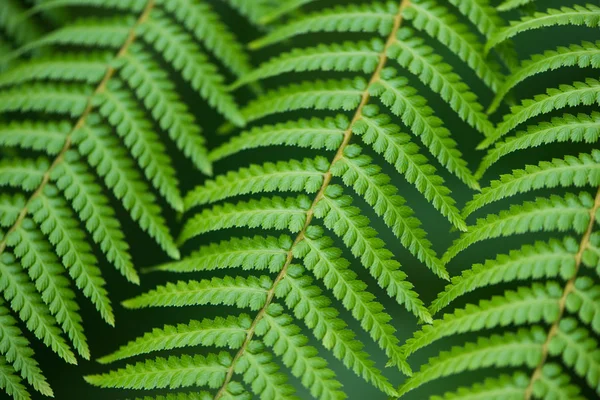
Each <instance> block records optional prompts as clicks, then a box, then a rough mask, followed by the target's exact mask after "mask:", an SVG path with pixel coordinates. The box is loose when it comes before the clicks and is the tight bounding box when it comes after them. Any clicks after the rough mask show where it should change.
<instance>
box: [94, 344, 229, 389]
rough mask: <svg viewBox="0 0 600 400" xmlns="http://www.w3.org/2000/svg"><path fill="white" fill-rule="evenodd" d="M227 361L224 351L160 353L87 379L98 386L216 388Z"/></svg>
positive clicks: (227, 355)
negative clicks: (207, 353) (132, 364)
mask: <svg viewBox="0 0 600 400" xmlns="http://www.w3.org/2000/svg"><path fill="white" fill-rule="evenodd" d="M230 363H231V357H230V356H229V354H228V353H225V352H223V353H219V354H218V356H215V355H209V356H208V357H203V356H201V355H195V356H194V357H191V356H187V355H183V356H181V357H175V356H171V357H169V358H168V359H165V358H160V357H159V358H156V359H155V360H148V361H145V362H140V363H138V364H136V365H134V366H127V367H126V368H124V369H122V370H119V371H113V372H111V373H109V374H104V375H95V376H88V377H86V381H87V382H89V383H91V384H93V385H96V386H101V387H118V388H131V389H156V388H165V387H168V388H172V389H174V388H178V387H190V386H208V387H210V388H216V387H218V386H219V385H220V384H221V383H222V381H223V380H224V379H225V372H226V370H227V367H228V366H229V364H230Z"/></svg>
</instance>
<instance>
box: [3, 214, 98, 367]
mask: <svg viewBox="0 0 600 400" xmlns="http://www.w3.org/2000/svg"><path fill="white" fill-rule="evenodd" d="M7 244H8V246H9V247H14V249H13V252H14V254H15V256H17V258H19V259H20V261H21V266H22V267H23V268H24V269H25V270H27V273H28V275H29V277H30V278H31V280H32V281H33V282H34V283H35V287H36V289H37V290H38V292H39V293H40V294H41V295H42V300H43V301H44V303H46V305H47V306H48V308H49V310H50V312H51V313H52V314H53V315H54V316H55V318H56V320H57V321H58V323H59V324H60V325H61V327H62V330H63V332H65V333H66V334H67V335H68V336H69V339H70V340H71V342H72V343H73V345H74V347H75V349H76V350H77V352H78V353H79V355H80V356H81V357H83V358H85V359H89V357H90V350H89V347H88V344H87V341H86V338H85V335H84V333H83V327H82V325H81V321H82V319H81V316H80V315H79V313H78V310H79V306H78V305H77V303H76V302H75V300H74V299H75V293H74V292H73V290H72V289H71V288H70V285H69V281H68V280H67V279H66V278H65V277H64V275H66V271H65V269H64V267H63V266H62V265H61V264H60V261H59V260H58V257H57V256H56V255H55V254H54V252H53V251H52V250H51V246H50V244H49V243H48V242H47V241H46V240H45V238H44V237H43V236H42V235H41V233H39V232H38V231H37V229H36V226H35V223H34V222H33V221H32V220H29V219H25V220H24V221H23V223H22V224H21V227H20V228H19V230H17V231H14V232H13V233H12V234H11V235H9V236H8V237H7Z"/></svg>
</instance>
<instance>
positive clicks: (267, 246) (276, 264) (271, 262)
mask: <svg viewBox="0 0 600 400" xmlns="http://www.w3.org/2000/svg"><path fill="white" fill-rule="evenodd" d="M291 246H292V239H291V238H290V237H289V236H287V235H282V236H280V237H279V238H275V237H272V236H268V237H262V236H255V237H253V238H241V239H239V238H233V239H231V240H224V241H222V242H221V243H218V244H216V243H213V244H210V245H209V246H203V247H201V248H200V250H197V251H195V252H193V253H192V254H190V255H189V256H188V257H186V258H185V259H183V260H181V261H177V262H173V263H167V264H162V265H159V266H157V267H153V268H151V269H150V271H170V272H193V271H213V270H215V269H220V268H236V267H242V268H243V269H245V270H264V269H269V271H271V272H278V271H280V270H281V268H282V267H283V265H284V263H285V260H286V258H287V253H288V252H289V250H290V247H291Z"/></svg>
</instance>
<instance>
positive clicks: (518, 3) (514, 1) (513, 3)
mask: <svg viewBox="0 0 600 400" xmlns="http://www.w3.org/2000/svg"><path fill="white" fill-rule="evenodd" d="M534 1H536V0H505V1H504V2H502V4H500V5H499V6H498V11H510V10H512V9H515V8H519V7H523V6H525V5H527V4H531V3H533V2H534Z"/></svg>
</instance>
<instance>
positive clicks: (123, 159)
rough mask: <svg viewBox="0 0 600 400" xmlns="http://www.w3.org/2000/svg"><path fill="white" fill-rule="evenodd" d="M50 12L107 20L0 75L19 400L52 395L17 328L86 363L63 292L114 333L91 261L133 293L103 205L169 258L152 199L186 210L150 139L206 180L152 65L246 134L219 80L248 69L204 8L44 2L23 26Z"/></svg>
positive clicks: (2, 240) (3, 240)
mask: <svg viewBox="0 0 600 400" xmlns="http://www.w3.org/2000/svg"><path fill="white" fill-rule="evenodd" d="M8 3H10V2H7V4H8ZM2 7H6V5H5V4H4V2H3V5H2ZM57 7H62V8H60V9H65V10H69V9H70V8H72V7H91V8H92V10H94V9H95V8H98V9H101V10H102V13H101V14H102V15H104V16H103V17H93V18H90V17H84V18H82V19H80V20H76V21H74V22H70V23H65V24H64V25H63V26H61V27H60V28H58V29H56V30H54V31H52V32H50V33H48V34H45V35H40V36H39V37H36V38H33V39H32V40H27V42H26V43H23V45H22V46H21V47H20V48H19V49H18V50H15V51H14V52H13V53H11V54H9V55H7V56H6V57H4V58H3V60H2V61H3V62H9V61H11V65H10V67H9V68H7V69H6V70H4V71H3V72H2V73H0V82H1V83H0V112H1V113H2V122H1V123H0V148H1V149H2V150H5V149H11V150H13V151H12V153H11V155H10V156H7V157H3V159H2V161H1V162H0V186H2V187H3V188H4V190H3V192H2V194H1V195H0V221H1V222H0V292H1V294H2V296H0V297H2V298H3V299H4V300H3V301H2V304H1V305H0V314H1V315H2V317H1V318H2V319H1V321H0V330H1V331H2V334H0V337H1V338H2V339H1V340H0V353H1V354H2V359H1V360H0V361H1V365H2V367H1V368H0V387H1V388H2V389H4V391H6V393H8V395H10V396H12V397H13V398H15V399H30V398H31V395H30V394H29V393H28V390H27V389H26V387H25V385H26V384H27V385H30V386H32V387H33V388H34V389H35V390H36V391H38V392H40V393H41V394H43V395H47V396H51V395H52V389H51V388H50V385H49V384H48V383H47V381H46V379H45V377H44V376H43V373H42V371H41V370H40V369H39V367H38V366H37V363H36V361H35V359H34V356H33V352H32V350H31V348H30V343H29V342H28V341H27V339H25V338H24V336H23V335H22V334H21V332H20V328H19V326H18V324H17V321H16V317H18V318H19V319H21V320H22V321H23V322H24V323H25V325H26V327H27V329H28V330H30V331H31V332H32V333H33V334H34V336H35V337H36V338H37V339H39V340H40V341H41V342H43V343H44V344H45V345H46V346H48V347H49V348H51V349H52V350H53V351H54V352H55V353H57V354H58V355H59V356H60V357H61V358H62V359H64V360H66V361H67V362H69V363H76V362H77V361H76V356H75V352H76V353H77V355H79V356H81V357H82V358H85V359H89V358H90V351H89V348H88V345H87V342H86V337H85V334H84V331H83V326H82V318H81V315H80V313H79V306H78V304H77V302H76V301H75V290H74V288H73V287H72V285H73V284H75V286H76V287H77V288H78V289H79V290H81V292H82V293H83V295H85V297H87V298H89V300H90V301H91V302H92V303H93V304H94V306H95V308H96V309H97V310H98V312H99V313H100V315H101V316H102V318H103V319H104V320H105V321H106V322H107V323H109V324H111V325H112V324H114V315H113V310H112V306H111V302H110V300H109V297H108V293H107V291H106V289H105V280H104V278H103V277H102V274H101V271H100V265H101V263H102V262H103V260H99V259H98V258H97V257H96V253H95V251H94V250H95V248H96V247H98V249H99V250H101V252H102V253H103V256H104V257H105V258H106V260H107V261H108V262H109V263H110V264H112V265H113V266H114V267H115V268H116V269H117V270H118V271H119V272H121V274H122V275H124V277H125V278H126V279H127V280H129V281H130V282H133V283H138V282H139V277H138V273H137V272H136V270H135V269H134V267H133V263H132V258H131V255H130V252H129V245H128V243H127V241H126V239H125V236H124V233H123V232H122V228H121V222H120V221H119V220H118V219H117V217H116V213H115V210H114V209H113V206H112V203H111V199H110V197H109V196H112V197H114V198H115V199H117V200H119V201H120V202H121V203H122V205H123V207H124V209H125V210H126V211H127V212H128V213H129V215H130V216H131V218H132V219H133V220H134V221H135V222H136V223H137V224H139V226H140V227H141V228H142V229H143V230H144V231H146V232H147V233H148V234H149V235H150V236H151V237H152V238H153V239H154V240H155V241H156V242H157V244H158V245H160V246H161V247H162V248H163V249H164V250H165V252H166V253H167V254H168V255H169V256H170V257H172V258H175V259H178V258H179V250H178V249H177V246H176V245H175V242H174V240H173V238H172V236H171V234H170V232H169V229H168V227H167V224H166V221H165V217H164V216H163V212H164V211H165V210H163V206H160V205H159V204H161V202H159V201H158V196H157V194H159V195H160V198H162V199H163V200H164V204H168V206H169V207H170V208H172V209H173V210H175V211H182V210H183V200H182V198H181V196H180V194H179V189H178V181H177V177H176V175H175V171H174V169H173V166H172V161H171V156H170V155H169V153H168V152H167V151H166V147H165V144H164V143H163V142H164V141H163V140H162V139H161V138H160V137H161V136H163V135H164V136H165V137H167V136H168V137H169V138H170V139H171V140H172V141H173V142H174V143H175V146H176V147H177V148H178V150H179V151H180V152H181V153H182V154H183V155H185V156H187V157H189V159H190V160H191V162H192V163H193V164H194V165H195V166H196V167H197V168H198V170H200V171H201V172H203V173H205V174H211V172H212V167H211V162H210V161H209V159H208V154H207V150H206V147H205V141H204V138H203V137H202V132H201V128H200V126H199V125H198V122H197V121H196V119H195V117H194V116H193V114H192V113H191V112H190V111H189V110H188V107H187V106H186V104H185V103H184V102H183V101H182V99H181V98H180V97H179V94H178V93H177V90H176V82H175V81H174V78H172V77H170V75H169V73H168V72H167V71H165V70H164V67H163V66H162V63H164V64H165V65H168V66H169V67H172V68H173V69H174V70H175V71H177V72H178V73H179V75H180V76H181V78H182V79H183V80H185V81H187V82H188V83H189V85H190V86H191V87H192V88H193V89H195V91H196V92H197V95H198V97H199V98H201V99H204V101H206V102H207V103H208V104H209V105H210V106H212V107H213V108H215V109H216V110H217V111H218V112H220V113H221V114H223V116H225V117H226V118H227V119H228V120H229V121H231V122H232V123H235V124H239V125H242V124H243V123H244V121H243V118H242V116H241V113H240V112H239V111H238V109H237V106H236V104H235V102H234V101H233V97H232V95H231V94H229V93H228V92H227V90H226V83H225V81H226V78H225V76H226V74H225V72H224V69H229V70H230V71H231V72H233V73H234V74H244V73H246V72H247V70H248V68H249V67H248V65H249V64H248V59H247V56H246V55H245V54H244V53H243V51H242V47H241V45H240V44H238V43H237V41H236V39H235V38H234V36H233V35H232V34H231V33H230V32H229V31H228V30H227V28H226V26H225V25H224V24H223V23H222V22H221V21H220V19H219V15H218V14H217V13H216V12H214V11H213V10H212V9H211V7H210V5H209V4H208V3H206V2H196V1H191V0H176V1H171V0H169V1H165V0H126V1H118V2H117V1H97V0H77V1H68V0H67V1H65V0H60V1H53V0H51V1H46V2H41V3H40V4H39V5H38V6H37V7H35V9H33V11H32V12H30V13H29V15H31V16H34V15H36V14H37V13H41V12H45V11H49V10H54V11H58V10H59V8H57ZM3 15H4V14H3ZM49 47H52V49H53V50H52V52H44V51H37V50H42V49H46V48H49ZM203 48H206V49H208V50H209V51H210V52H211V54H212V55H214V57H215V59H216V60H217V61H218V62H219V65H217V64H214V63H213V61H211V59H210V58H209V56H208V54H205V53H204V50H202V49H203ZM220 65H222V66H220ZM6 121H10V122H6ZM155 193H156V194H155ZM13 313H14V314H13ZM13 315H14V316H13ZM63 335H65V337H63ZM71 347H73V348H74V350H75V352H74V351H73V350H72V348H71Z"/></svg>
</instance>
